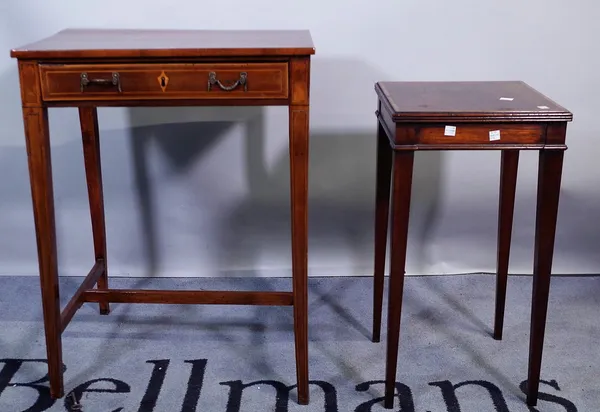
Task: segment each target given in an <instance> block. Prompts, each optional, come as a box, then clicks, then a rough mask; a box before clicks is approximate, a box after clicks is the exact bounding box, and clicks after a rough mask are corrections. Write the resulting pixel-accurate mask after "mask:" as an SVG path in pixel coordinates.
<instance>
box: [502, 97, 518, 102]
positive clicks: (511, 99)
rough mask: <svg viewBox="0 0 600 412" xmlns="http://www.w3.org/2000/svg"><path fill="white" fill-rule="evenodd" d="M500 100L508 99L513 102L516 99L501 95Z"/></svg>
mask: <svg viewBox="0 0 600 412" xmlns="http://www.w3.org/2000/svg"><path fill="white" fill-rule="evenodd" d="M500 100H506V101H509V102H512V101H513V100H515V98H514V97H501V98H500Z"/></svg>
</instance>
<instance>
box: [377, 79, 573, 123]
mask: <svg viewBox="0 0 600 412" xmlns="http://www.w3.org/2000/svg"><path fill="white" fill-rule="evenodd" d="M375 89H376V91H377V94H378V95H379V98H380V100H382V101H383V102H384V103H385V104H387V105H388V106H389V108H390V110H391V114H392V119H393V120H394V121H395V122H411V121H418V122H425V121H446V120H453V121H455V122H456V121H461V120H462V121H521V122H522V121H528V120H530V121H542V120H546V121H547V120H555V121H558V120H561V121H571V120H572V119H573V115H572V114H571V113H570V112H569V111H568V110H567V109H565V108H564V107H562V106H560V105H558V104H557V103H556V102H554V101H552V100H550V99H549V98H548V97H546V96H544V95H543V94H541V93H540V92H538V91H536V90H535V89H533V88H532V87H531V86H529V85H527V84H526V83H524V82H522V81H471V82H379V83H377V84H376V86H375Z"/></svg>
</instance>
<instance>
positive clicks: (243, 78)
mask: <svg viewBox="0 0 600 412" xmlns="http://www.w3.org/2000/svg"><path fill="white" fill-rule="evenodd" d="M215 84H216V85H217V86H219V87H220V88H221V89H222V90H225V91H230V90H233V89H235V88H236V87H238V86H239V85H242V86H244V91H245V92H247V91H248V73H246V72H241V73H240V78H239V79H238V80H236V81H235V83H233V84H232V85H231V86H225V85H224V84H223V83H221V82H220V81H219V80H217V73H215V72H210V73H208V91H210V90H211V88H212V86H214V85H215Z"/></svg>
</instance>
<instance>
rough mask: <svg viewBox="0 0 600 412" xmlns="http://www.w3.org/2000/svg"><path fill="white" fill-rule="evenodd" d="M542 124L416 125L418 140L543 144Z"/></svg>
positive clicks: (461, 142)
mask: <svg viewBox="0 0 600 412" xmlns="http://www.w3.org/2000/svg"><path fill="white" fill-rule="evenodd" d="M544 135H545V127H544V125H542V124H536V123H508V124H498V123H490V124H484V123H478V124H469V123H468V124H464V123H462V124H461V123H457V124H454V125H439V126H438V125H436V126H427V127H418V128H417V130H416V141H417V142H418V144H425V145H427V144H432V145H438V144H443V145H446V144H459V145H460V144H477V145H479V144H543V143H544Z"/></svg>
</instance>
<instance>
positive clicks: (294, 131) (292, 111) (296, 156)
mask: <svg viewBox="0 0 600 412" xmlns="http://www.w3.org/2000/svg"><path fill="white" fill-rule="evenodd" d="M308 114H309V110H308V106H290V108H289V118H290V178H291V197H292V198H291V206H292V272H293V288H294V335H295V339H296V377H297V383H298V403H299V404H301V405H306V404H308V401H309V396H308V268H307V264H308V262H307V251H308V240H307V234H308V209H307V203H308V137H309V132H308V120H309V116H308Z"/></svg>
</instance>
